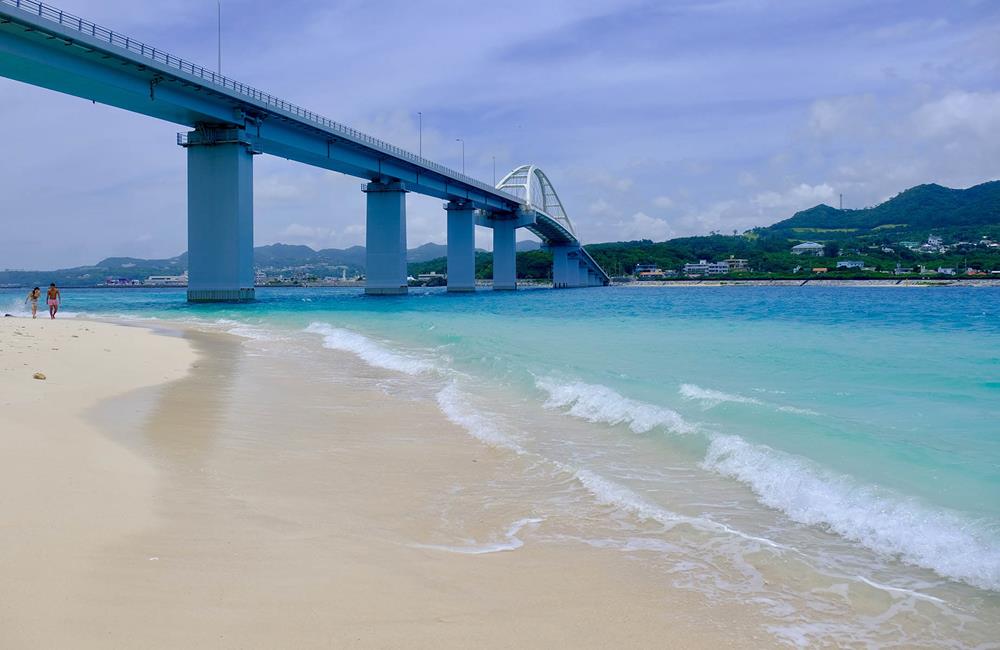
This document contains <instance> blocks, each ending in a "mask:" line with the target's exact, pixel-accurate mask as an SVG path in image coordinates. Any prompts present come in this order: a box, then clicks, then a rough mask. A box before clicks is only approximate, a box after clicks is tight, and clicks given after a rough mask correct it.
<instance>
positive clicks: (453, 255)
mask: <svg viewBox="0 0 1000 650" xmlns="http://www.w3.org/2000/svg"><path fill="white" fill-rule="evenodd" d="M444 209H445V210H447V211H448V291H450V292H468V291H475V290H476V221H475V218H476V214H475V212H476V211H475V209H474V208H473V207H472V205H471V204H470V203H467V202H464V201H449V202H448V203H446V204H445V206H444Z"/></svg>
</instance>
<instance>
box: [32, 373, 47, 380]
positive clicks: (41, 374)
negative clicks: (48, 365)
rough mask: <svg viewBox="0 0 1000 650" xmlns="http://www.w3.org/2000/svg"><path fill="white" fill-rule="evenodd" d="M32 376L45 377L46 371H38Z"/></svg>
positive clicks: (35, 377) (36, 377)
mask: <svg viewBox="0 0 1000 650" xmlns="http://www.w3.org/2000/svg"><path fill="white" fill-rule="evenodd" d="M31 376H32V378H34V379H45V373H44V372H36V373H35V374H33V375H31Z"/></svg>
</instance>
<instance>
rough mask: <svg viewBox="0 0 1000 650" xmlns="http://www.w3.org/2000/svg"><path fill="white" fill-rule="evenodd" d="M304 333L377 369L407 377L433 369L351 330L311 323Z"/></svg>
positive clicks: (325, 345)
mask: <svg viewBox="0 0 1000 650" xmlns="http://www.w3.org/2000/svg"><path fill="white" fill-rule="evenodd" d="M305 331H307V332H311V333H313V334H320V335H322V336H323V346H324V347H327V348H330V349H331V350H343V351H345V352H350V353H352V354H355V355H357V356H358V357H359V358H361V359H362V360H363V361H364V362H365V363H368V364H369V365H372V366H376V367H378V368H385V369H386V370H394V371H396V372H402V373H405V374H407V375H419V374H421V373H425V372H431V371H433V370H434V369H435V366H434V364H433V363H431V362H430V361H428V360H426V359H420V358H417V357H413V356H409V355H406V354H403V353H400V352H395V351H392V350H389V349H388V348H386V347H385V346H383V345H381V344H380V343H377V342H375V341H373V340H372V339H370V338H368V337H367V336H365V335H363V334H358V333H357V332H352V331H351V330H347V329H343V328H340V327H333V326H332V325H329V324H327V323H312V324H310V325H309V327H307V328H306V330H305Z"/></svg>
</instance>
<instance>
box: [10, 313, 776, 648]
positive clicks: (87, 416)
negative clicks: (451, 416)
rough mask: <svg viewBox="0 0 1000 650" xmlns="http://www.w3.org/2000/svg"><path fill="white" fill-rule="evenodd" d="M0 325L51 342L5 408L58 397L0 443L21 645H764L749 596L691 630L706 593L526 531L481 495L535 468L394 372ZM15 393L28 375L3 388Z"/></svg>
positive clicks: (144, 333) (131, 335)
mask: <svg viewBox="0 0 1000 650" xmlns="http://www.w3.org/2000/svg"><path fill="white" fill-rule="evenodd" d="M7 323H9V324H10V325H7ZM4 324H5V327H4V329H2V330H0V332H2V333H3V338H2V339H0V349H2V350H3V351H4V352H5V353H6V352H8V351H10V350H11V349H12V348H11V346H12V345H13V344H14V343H19V341H15V339H21V338H25V339H28V338H29V337H28V336H25V335H24V334H21V335H15V334H13V333H12V331H13V330H16V329H29V328H32V327H36V326H37V327H38V331H36V332H35V336H33V337H31V338H32V339H33V341H32V343H33V347H32V348H31V349H30V351H31V352H32V353H37V352H38V350H39V348H40V347H46V348H47V347H58V348H60V349H59V350H49V351H48V352H49V353H51V354H49V355H47V356H46V357H44V358H43V357H38V358H37V363H36V364H35V365H38V364H40V363H42V362H43V361H44V362H45V363H46V364H47V367H48V368H49V372H48V373H47V375H48V379H46V380H45V381H39V380H33V379H31V378H30V374H28V375H27V379H24V378H23V377H22V376H21V375H22V374H23V373H21V372H20V370H19V369H18V368H14V367H10V368H8V367H7V366H13V364H4V365H5V369H4V372H3V374H2V375H0V377H2V378H3V380H4V381H5V383H4V388H5V390H4V391H3V394H4V395H5V400H4V402H3V404H2V410H3V411H4V413H3V415H4V416H6V415H7V414H8V413H7V412H10V411H17V410H20V409H21V408H23V405H25V404H30V405H37V404H39V402H38V401H37V400H38V399H39V396H44V395H45V393H44V391H45V390H51V389H53V388H58V389H59V390H60V391H61V392H60V393H59V394H58V395H57V397H58V398H59V400H60V404H64V405H66V407H67V408H66V409H65V411H64V412H63V413H62V414H61V415H60V416H59V417H58V418H57V419H54V420H46V421H43V422H42V423H41V424H40V425H39V424H36V423H35V422H34V420H33V419H32V418H30V417H29V418H24V417H21V418H20V419H17V420H12V421H15V422H16V423H17V424H18V425H19V426H16V427H13V428H11V429H9V432H7V433H5V434H4V435H3V437H2V438H0V441H2V445H3V452H4V453H3V454H0V475H2V476H4V479H3V481H4V483H3V488H4V497H5V500H6V501H7V507H5V508H4V511H5V514H6V519H7V521H6V522H5V526H6V527H7V528H8V530H9V531H11V532H12V533H13V534H7V535H5V536H3V537H4V539H3V540H2V541H0V550H2V551H4V552H3V553H2V554H0V558H2V559H0V575H2V576H3V577H4V581H5V586H6V593H5V596H6V597H5V599H4V601H3V602H2V603H0V627H2V628H3V629H4V630H5V635H4V636H5V638H6V639H7V640H9V641H11V642H13V643H14V645H19V646H36V647H37V646H50V647H51V646H64V647H65V646H73V647H83V648H86V647H108V646H109V645H111V646H131V647H147V648H157V647H162V648H173V647H185V646H186V647H205V646H213V647H220V646H221V647H281V646H284V647H328V646H330V645H335V646H343V647H372V646H374V647H427V648H431V647H434V648H438V647H456V648H457V647H469V646H470V645H474V646H477V647H511V646H514V645H529V646H560V645H562V646H565V645H572V646H578V647H609V646H613V645H622V644H624V645H635V646H647V647H648V646H652V645H657V644H659V643H662V640H663V638H665V637H667V638H672V639H673V640H675V641H677V642H679V643H682V644H683V645H686V646H689V647H690V646H693V647H701V646H704V647H719V646H733V645H739V643H740V641H741V640H743V641H745V640H746V639H750V638H754V639H755V642H754V644H755V645H758V646H759V645H772V644H775V642H776V641H775V639H773V638H771V635H770V634H768V633H766V632H765V631H764V630H763V629H762V628H761V627H760V626H759V621H757V620H755V618H754V616H753V613H752V608H750V607H748V606H747V605H745V604H743V603H739V602H735V601H734V602H722V603H720V602H716V603H711V606H712V607H714V609H713V612H714V614H713V616H712V617H710V618H709V619H706V618H705V617H704V616H703V615H702V614H701V613H702V612H704V611H706V608H707V607H708V606H709V605H710V603H709V602H708V601H706V600H705V598H704V597H703V595H701V594H698V593H696V592H692V591H688V590H682V589H679V588H675V587H672V586H670V585H669V584H665V583H662V582H660V581H659V580H658V579H656V578H655V577H653V576H651V575H649V573H648V571H646V570H645V569H644V568H643V566H642V564H641V563H640V562H636V561H635V558H632V557H629V556H627V555H626V554H622V553H620V552H616V551H612V550H605V549H601V548H596V547H590V546H587V545H586V544H580V543H573V542H538V541H537V540H536V539H535V537H534V536H535V535H536V532H537V529H539V528H541V529H542V530H546V529H547V528H548V527H553V526H555V527H558V525H559V524H558V522H557V521H555V520H553V519H552V518H551V517H547V516H546V515H539V514H538V513H537V512H535V510H534V506H532V504H531V500H530V499H528V500H525V499H524V498H521V499H510V500H504V499H500V500H499V501H494V499H495V497H496V495H495V494H493V493H492V492H490V491H489V489H486V488H484V487H483V486H488V485H490V484H491V483H493V482H496V481H504V480H508V479H509V477H510V476H511V475H514V476H517V475H518V474H519V473H521V472H524V471H527V465H528V464H529V463H528V462H527V461H525V460H524V459H522V458H520V457H518V456H517V455H516V454H512V453H510V452H509V451H508V450H502V449H495V448H492V447H489V446H486V445H483V444H482V443H480V442H478V441H476V440H474V439H472V438H471V437H470V436H469V435H468V434H467V432H465V431H464V430H461V429H460V428H459V427H458V426H457V425H456V424H454V423H452V422H450V421H448V420H447V419H446V418H445V417H444V415H443V414H441V413H440V411H439V410H438V409H437V406H436V404H435V403H433V402H431V401H427V400H424V399H420V398H418V397H415V396H412V395H411V396H406V395H402V396H400V395H396V394H393V393H395V389H393V390H390V391H389V392H387V390H388V389H387V388H386V386H387V382H389V384H391V383H392V382H393V381H394V380H393V376H392V373H387V372H385V371H382V370H378V369H373V368H371V367H370V366H367V365H365V364H363V363H362V362H360V361H358V360H357V359H355V358H353V357H352V356H351V355H348V354H346V353H340V352H330V354H331V355H333V356H334V357H335V358H336V364H335V367H334V368H333V369H332V370H331V367H330V366H329V363H328V362H329V359H327V360H326V362H325V365H324V363H320V362H319V361H322V360H317V362H311V361H310V360H309V359H308V358H305V359H296V360H288V359H282V358H280V356H276V355H267V354H258V353H256V352H255V351H254V345H255V344H256V342H248V341H246V340H243V339H239V338H237V337H234V336H231V335H226V334H217V333H206V332H203V331H199V330H192V329H186V328H184V327H183V326H179V327H173V326H170V325H166V326H164V325H163V324H162V323H156V324H154V325H153V327H154V328H155V330H157V331H160V333H156V331H154V330H153V329H151V328H150V327H147V326H146V325H144V324H137V323H125V324H109V323H106V322H94V321H84V320H78V319H65V320H57V321H55V322H54V325H52V324H50V322H49V321H42V320H41V319H39V320H37V321H31V320H30V319H4ZM42 330H45V334H44V336H51V333H52V332H53V331H54V330H59V333H60V335H61V337H62V338H59V339H58V340H56V339H51V338H43V335H41V331H42ZM74 332H79V333H76V334H75V336H76V337H79V341H77V338H74ZM85 336H86V337H91V338H90V339H87V338H85ZM109 337H110V338H109ZM108 340H114V341H117V343H115V344H114V346H113V347H107V345H108V344H107V343H106V341H108ZM53 343H55V345H53ZM76 343H79V344H80V345H76V346H75V347H76V349H75V350H70V346H71V345H74V344H76ZM126 343H127V345H126ZM106 350H111V352H110V353H109V352H107V351H106ZM154 351H156V354H153V352H154ZM27 352H29V350H28V349H24V350H21V353H22V355H23V354H24V353H27ZM70 352H72V354H70ZM60 353H61V354H62V356H61V357H56V356H53V355H60ZM17 356H20V355H17ZM60 358H61V361H60ZM111 359H114V361H111ZM22 363H23V362H22ZM21 367H22V368H23V367H25V366H21ZM29 367H30V366H29ZM92 375H100V376H104V377H109V379H108V381H107V382H106V383H100V382H94V381H91V376H92ZM314 377H319V378H320V379H321V381H315V380H314V379H311V378H314ZM112 379H113V380H114V381H112ZM18 382H20V384H24V383H25V382H34V383H28V384H27V385H26V386H22V387H21V388H22V389H24V393H23V395H24V397H23V399H22V398H21V397H17V398H14V399H13V400H12V399H11V398H9V397H6V396H7V395H9V394H10V392H9V391H8V390H6V388H7V385H8V384H11V385H14V384H17V383H18ZM96 387H104V388H101V389H98V388H96ZM70 393H73V394H74V395H75V396H76V397H75V398H74V399H77V400H78V401H77V402H72V404H71V403H70V402H69V401H68V400H69V397H68V395H69V394H70ZM18 395H20V393H18ZM19 400H21V401H19ZM31 400H36V401H31ZM373 401H377V402H378V403H380V406H381V407H380V408H379V409H376V410H372V409H370V405H371V404H372V403H373ZM5 419H7V418H6V417H5ZM29 430H30V431H31V432H32V434H33V435H32V436H30V437H28V436H26V435H25V432H27V431H29ZM39 443H44V444H41V446H38V445H39ZM36 447H37V448H36ZM456 490H458V491H457V492H456ZM11 503H18V504H19V505H18V507H17V508H11V507H10V504H11ZM39 531H41V532H39ZM463 539H464V540H465V541H462V540H463Z"/></svg>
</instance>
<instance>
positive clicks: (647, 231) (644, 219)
mask: <svg viewBox="0 0 1000 650" xmlns="http://www.w3.org/2000/svg"><path fill="white" fill-rule="evenodd" d="M617 227H618V232H619V233H621V237H620V238H621V239H622V240H633V239H652V240H653V241H663V240H665V239H670V238H671V237H673V236H674V231H673V229H672V228H671V227H670V224H668V223H667V222H666V221H665V220H664V219H660V218H658V217H651V216H649V215H648V214H646V213H645V212H636V213H635V214H633V215H632V217H631V218H630V219H628V220H626V221H619V222H618V224H617Z"/></svg>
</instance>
